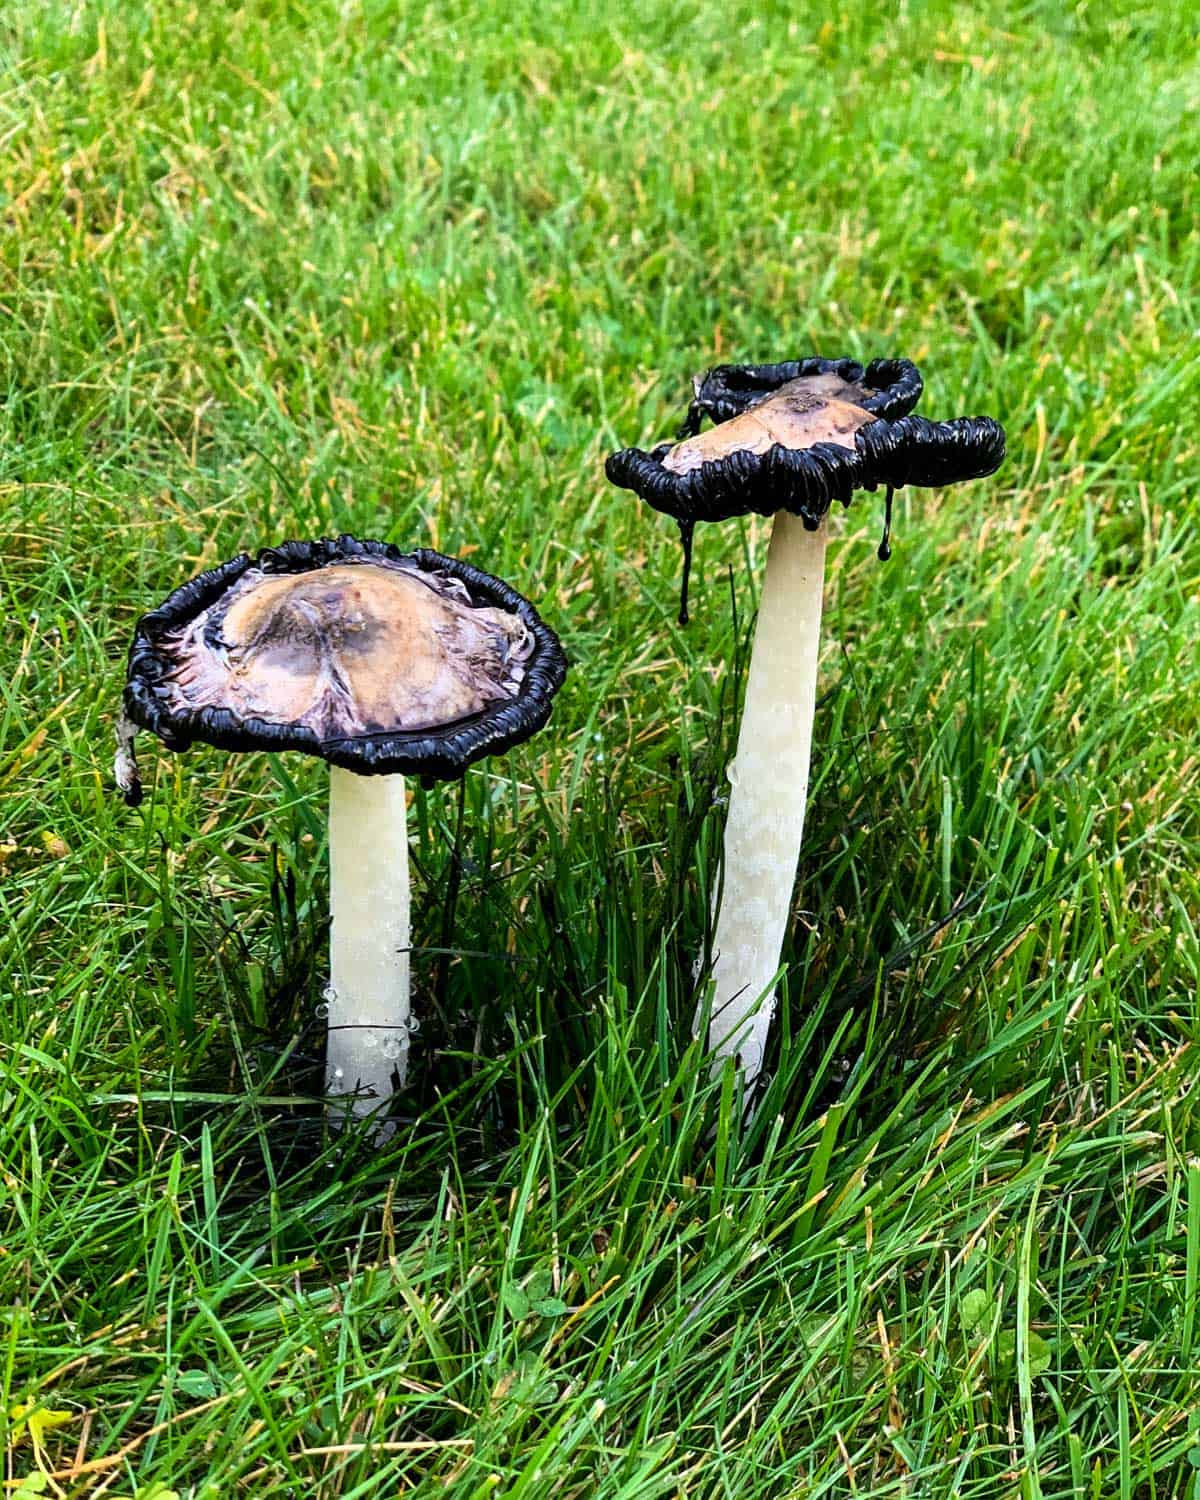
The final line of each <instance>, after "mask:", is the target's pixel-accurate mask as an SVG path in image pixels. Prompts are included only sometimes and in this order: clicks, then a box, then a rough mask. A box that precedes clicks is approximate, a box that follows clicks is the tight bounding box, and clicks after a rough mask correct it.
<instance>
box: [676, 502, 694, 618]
mask: <svg viewBox="0 0 1200 1500" xmlns="http://www.w3.org/2000/svg"><path fill="white" fill-rule="evenodd" d="M695 529H696V523H695V521H680V523H679V540H680V543H681V544H682V546H683V580H682V582H681V583H680V585H679V623H680V624H681V625H686V624H687V622H688V618H689V617H688V607H687V605H688V575H689V574H690V573H691V571H692V533H693V532H694V531H695Z"/></svg>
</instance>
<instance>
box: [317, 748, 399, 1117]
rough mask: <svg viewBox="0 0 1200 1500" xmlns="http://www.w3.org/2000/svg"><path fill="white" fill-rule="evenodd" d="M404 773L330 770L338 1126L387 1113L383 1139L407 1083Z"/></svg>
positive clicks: (331, 1042) (332, 1047)
mask: <svg viewBox="0 0 1200 1500" xmlns="http://www.w3.org/2000/svg"><path fill="white" fill-rule="evenodd" d="M404 793H405V788H404V777H403V776H359V775H356V774H355V773H354V772H353V771H344V770H341V769H340V768H339V767H337V766H331V767H330V771H329V877H330V906H331V909H332V914H333V926H332V930H331V933H330V939H329V959H330V963H329V996H328V999H329V1035H328V1040H327V1043H326V1049H325V1093H326V1098H327V1100H328V1106H329V1116H330V1120H331V1122H332V1123H334V1124H335V1125H341V1124H346V1123H349V1122H350V1121H351V1120H353V1119H362V1118H365V1117H367V1116H369V1115H373V1114H375V1113H376V1112H377V1111H378V1112H380V1113H379V1118H378V1120H377V1121H376V1123H375V1125H374V1126H373V1127H372V1130H371V1135H372V1138H373V1139H374V1140H376V1141H385V1140H387V1139H388V1137H389V1136H390V1135H391V1134H392V1133H393V1130H394V1126H393V1125H392V1124H391V1122H389V1121H388V1119H387V1117H386V1110H387V1105H388V1103H389V1101H390V1100H391V1097H392V1095H393V1093H394V1092H395V1091H396V1089H397V1088H402V1087H403V1086H404V1081H405V1074H406V1072H407V1069H408V1034H409V973H408V971H409V942H410V938H409V886H408V809H407V804H406V801H405V795H404Z"/></svg>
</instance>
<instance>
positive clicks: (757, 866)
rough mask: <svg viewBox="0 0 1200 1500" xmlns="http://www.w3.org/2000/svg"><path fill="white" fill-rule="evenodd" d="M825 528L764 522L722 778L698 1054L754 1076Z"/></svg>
mask: <svg viewBox="0 0 1200 1500" xmlns="http://www.w3.org/2000/svg"><path fill="white" fill-rule="evenodd" d="M825 542H826V528H825V525H824V524H822V525H821V527H820V529H819V530H817V531H806V530H805V528H804V523H803V522H802V521H801V520H800V519H799V517H797V516H793V515H791V514H790V513H789V512H787V511H780V512H779V513H778V514H777V516H776V518H775V527H774V530H773V532H772V535H771V545H770V550H769V552H768V554H767V571H766V577H765V579H764V581H763V591H762V602H761V604H760V605H759V611H758V626H757V628H756V631H755V636H754V649H753V653H752V655H751V658H750V677H749V681H748V682H747V685H746V702H745V707H744V709H743V711H742V725H741V732H740V734H739V736H738V748H737V756H736V758H735V759H734V761H733V764H732V765H731V766H730V767H729V782H730V794H729V814H728V817H727V819H726V823H725V856H724V867H723V869H724V876H723V882H722V887H721V897H720V910H719V911H718V913H717V918H716V933H715V937H714V941H713V969H712V981H713V986H712V1011H711V1020H710V1025H709V1035H708V1041H709V1050H710V1051H711V1052H712V1054H713V1059H714V1062H715V1063H716V1064H717V1065H718V1066H719V1065H720V1064H721V1063H723V1062H724V1059H725V1058H727V1057H736V1058H738V1059H739V1061H740V1067H741V1070H742V1076H743V1079H744V1083H745V1086H746V1088H747V1089H749V1087H750V1086H751V1084H753V1082H754V1080H755V1079H756V1078H757V1076H758V1073H759V1071H760V1069H761V1068H762V1059H763V1050H764V1048H765V1046H766V1040H767V1033H768V1031H769V1029H770V1025H771V1017H772V1015H773V1013H774V1010H775V982H776V979H777V978H778V974H779V959H780V954H781V952H782V949H783V940H784V937H785V935H786V932H787V925H788V916H789V914H790V912H791V905H792V890H793V887H794V885H795V881H796V863H797V860H798V859H799V855H800V838H801V835H802V833H803V832H804V806H805V802H806V800H807V796H808V768H809V755H810V751H811V749H812V726H813V710H814V708H815V705H816V695H817V655H818V649H819V646H820V636H821V590H822V584H823V582H824V577H825Z"/></svg>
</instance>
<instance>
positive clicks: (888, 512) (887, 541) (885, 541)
mask: <svg viewBox="0 0 1200 1500" xmlns="http://www.w3.org/2000/svg"><path fill="white" fill-rule="evenodd" d="M891 537H892V487H891V485H890V484H889V485H888V487H887V499H886V500H885V501H884V502H883V536H882V537H881V538H880V540H879V550H878V552H876V554H875V556H876V557H877V558H878V559H879V561H880V562H887V560H888V558H889V557H891V555H892V541H891Z"/></svg>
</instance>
